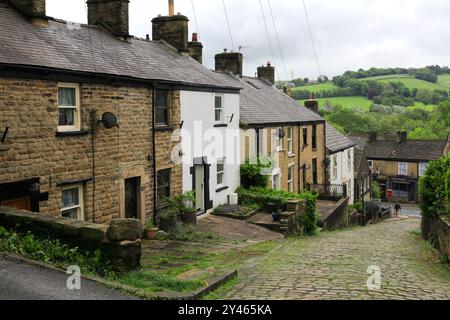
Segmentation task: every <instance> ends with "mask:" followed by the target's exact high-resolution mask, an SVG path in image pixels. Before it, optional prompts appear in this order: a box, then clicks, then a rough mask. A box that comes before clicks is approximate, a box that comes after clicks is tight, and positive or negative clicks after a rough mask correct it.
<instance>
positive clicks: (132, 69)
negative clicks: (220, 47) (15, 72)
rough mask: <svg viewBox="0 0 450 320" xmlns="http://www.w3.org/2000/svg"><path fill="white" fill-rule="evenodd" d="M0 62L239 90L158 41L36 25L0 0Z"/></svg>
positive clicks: (90, 29)
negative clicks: (129, 41)
mask: <svg viewBox="0 0 450 320" xmlns="http://www.w3.org/2000/svg"><path fill="white" fill-rule="evenodd" d="M0 64H8V65H18V66H35V67H45V68H52V69H61V70H69V71H77V72H88V73H96V74H104V75H112V76H120V77H127V78H136V79H139V80H146V81H147V80H151V81H161V82H175V83H177V84H182V85H190V86H199V87H208V88H222V89H233V90H238V89H240V85H239V82H237V81H235V80H234V79H233V78H231V77H223V76H220V75H217V74H216V73H215V72H213V71H211V70H209V69H207V68H206V67H204V66H203V65H201V64H200V63H198V62H197V61H195V60H194V59H192V58H191V57H188V56H183V55H181V54H179V53H178V52H176V51H175V50H174V49H172V48H169V47H168V46H166V45H165V44H163V43H160V42H153V41H146V40H142V39H137V38H132V40H131V43H126V42H124V41H120V40H118V39H117V38H115V37H114V36H112V35H111V34H109V33H108V32H107V31H104V30H103V29H102V28H101V27H97V26H88V25H80V24H74V23H70V22H66V21H61V20H56V19H50V20H49V26H48V27H35V26H33V25H32V24H31V23H30V22H29V21H28V20H27V19H25V18H24V16H22V15H21V14H20V13H19V12H17V11H16V10H14V9H12V8H11V7H10V6H9V5H8V4H7V3H6V2H4V0H0Z"/></svg>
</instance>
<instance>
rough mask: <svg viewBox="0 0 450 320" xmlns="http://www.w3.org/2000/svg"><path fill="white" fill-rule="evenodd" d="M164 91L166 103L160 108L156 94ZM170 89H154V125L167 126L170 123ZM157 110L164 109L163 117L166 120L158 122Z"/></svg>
mask: <svg viewBox="0 0 450 320" xmlns="http://www.w3.org/2000/svg"><path fill="white" fill-rule="evenodd" d="M163 92H165V94H166V105H165V106H164V108H162V107H161V106H158V104H157V101H158V99H157V96H158V94H161V93H163ZM169 109H170V90H168V89H156V90H155V115H154V117H155V125H156V126H159V127H165V126H169V125H170V112H169ZM158 110H164V111H165V117H166V121H165V122H158V117H157V114H158Z"/></svg>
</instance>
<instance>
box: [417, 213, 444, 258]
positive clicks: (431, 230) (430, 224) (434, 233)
mask: <svg viewBox="0 0 450 320" xmlns="http://www.w3.org/2000/svg"><path fill="white" fill-rule="evenodd" d="M421 229H422V238H423V239H425V240H428V241H431V243H432V244H433V246H434V247H435V248H436V249H438V250H439V251H440V252H441V253H442V254H443V256H444V257H446V260H447V262H450V222H449V221H448V220H447V219H445V218H443V217H440V218H430V217H428V216H425V215H424V216H422V227H421Z"/></svg>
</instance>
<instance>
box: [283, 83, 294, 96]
mask: <svg viewBox="0 0 450 320" xmlns="http://www.w3.org/2000/svg"><path fill="white" fill-rule="evenodd" d="M283 92H284V93H285V94H287V95H288V96H289V97H291V98H292V88H291V86H290V85H289V84H286V85H284V86H283Z"/></svg>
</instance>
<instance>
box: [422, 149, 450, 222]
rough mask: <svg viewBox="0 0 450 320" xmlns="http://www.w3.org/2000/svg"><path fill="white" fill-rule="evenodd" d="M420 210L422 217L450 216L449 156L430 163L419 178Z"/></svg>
mask: <svg viewBox="0 0 450 320" xmlns="http://www.w3.org/2000/svg"><path fill="white" fill-rule="evenodd" d="M419 193H420V198H421V204H420V208H421V210H422V214H423V215H424V216H428V217H431V218H436V217H439V216H449V215H450V154H449V155H447V156H444V157H442V158H441V159H439V160H437V161H432V162H430V164H429V166H428V169H427V171H426V172H425V174H424V175H423V176H422V177H421V178H420V182H419Z"/></svg>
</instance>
